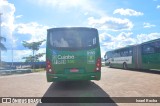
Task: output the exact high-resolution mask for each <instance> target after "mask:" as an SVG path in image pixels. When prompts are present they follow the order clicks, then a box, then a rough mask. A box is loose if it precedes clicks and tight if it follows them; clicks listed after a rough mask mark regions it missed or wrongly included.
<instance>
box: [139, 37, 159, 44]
mask: <svg viewBox="0 0 160 106" xmlns="http://www.w3.org/2000/svg"><path fill="white" fill-rule="evenodd" d="M156 41H160V38H158V39H154V40H150V41H146V42H143V43H141V44H147V43H151V42H156Z"/></svg>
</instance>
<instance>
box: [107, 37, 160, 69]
mask: <svg viewBox="0 0 160 106" xmlns="http://www.w3.org/2000/svg"><path fill="white" fill-rule="evenodd" d="M104 58H105V65H106V66H109V67H115V68H124V69H128V68H132V69H149V70H159V69H160V38H159V39H155V40H151V41H148V42H144V43H141V44H138V45H130V46H127V47H123V48H119V49H115V50H111V51H107V52H106V54H105V56H104Z"/></svg>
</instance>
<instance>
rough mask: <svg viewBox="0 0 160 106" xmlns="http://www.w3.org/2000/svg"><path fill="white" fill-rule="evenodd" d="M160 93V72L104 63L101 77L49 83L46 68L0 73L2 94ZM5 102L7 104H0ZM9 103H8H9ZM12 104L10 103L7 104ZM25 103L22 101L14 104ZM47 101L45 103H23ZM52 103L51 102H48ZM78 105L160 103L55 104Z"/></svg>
mask: <svg viewBox="0 0 160 106" xmlns="http://www.w3.org/2000/svg"><path fill="white" fill-rule="evenodd" d="M42 96H43V97H48V96H51V97H160V74H159V73H145V72H139V71H129V70H122V69H112V68H107V67H103V68H102V78H101V80H100V81H78V82H74V81H72V82H61V83H47V82H46V76H45V72H40V73H30V74H23V75H11V76H1V77H0V97H42ZM0 105H4V104H0ZM6 105H7V104H6ZM8 105H9V104H8ZM12 105H20V106H21V105H22V104H12ZM23 105H26V106H27V105H33V106H34V105H38V106H41V105H44V104H23ZM48 105H49V104H48ZM54 105H61V106H62V105H65V106H66V105H68V106H71V105H78V106H88V105H91V106H97V105H100V106H106V105H113V106H116V105H125V106H128V105H144V106H146V105H148V106H150V105H157V106H158V105H160V104H144V103H143V104H137V103H130V104H126V103H124V104H122V103H112V104H103V103H100V104H96V103H94V104H91V103H90V104H87V103H83V104H69V103H68V104H54Z"/></svg>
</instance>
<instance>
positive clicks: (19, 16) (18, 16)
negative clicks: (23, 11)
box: [15, 15, 23, 19]
mask: <svg viewBox="0 0 160 106" xmlns="http://www.w3.org/2000/svg"><path fill="white" fill-rule="evenodd" d="M22 17H23V15H17V16H16V17H15V18H16V19H18V18H22Z"/></svg>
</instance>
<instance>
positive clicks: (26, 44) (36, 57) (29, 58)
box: [22, 40, 45, 68]
mask: <svg viewBox="0 0 160 106" xmlns="http://www.w3.org/2000/svg"><path fill="white" fill-rule="evenodd" d="M44 41H45V40H42V41H39V42H31V43H29V42H27V41H23V46H24V47H26V48H28V49H31V50H32V52H33V55H29V56H27V57H23V58H22V59H25V62H32V64H33V68H34V62H39V58H40V57H42V56H43V55H44V54H45V53H39V54H36V55H35V51H38V50H39V48H40V45H41V44H42V43H43V42H44Z"/></svg>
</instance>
